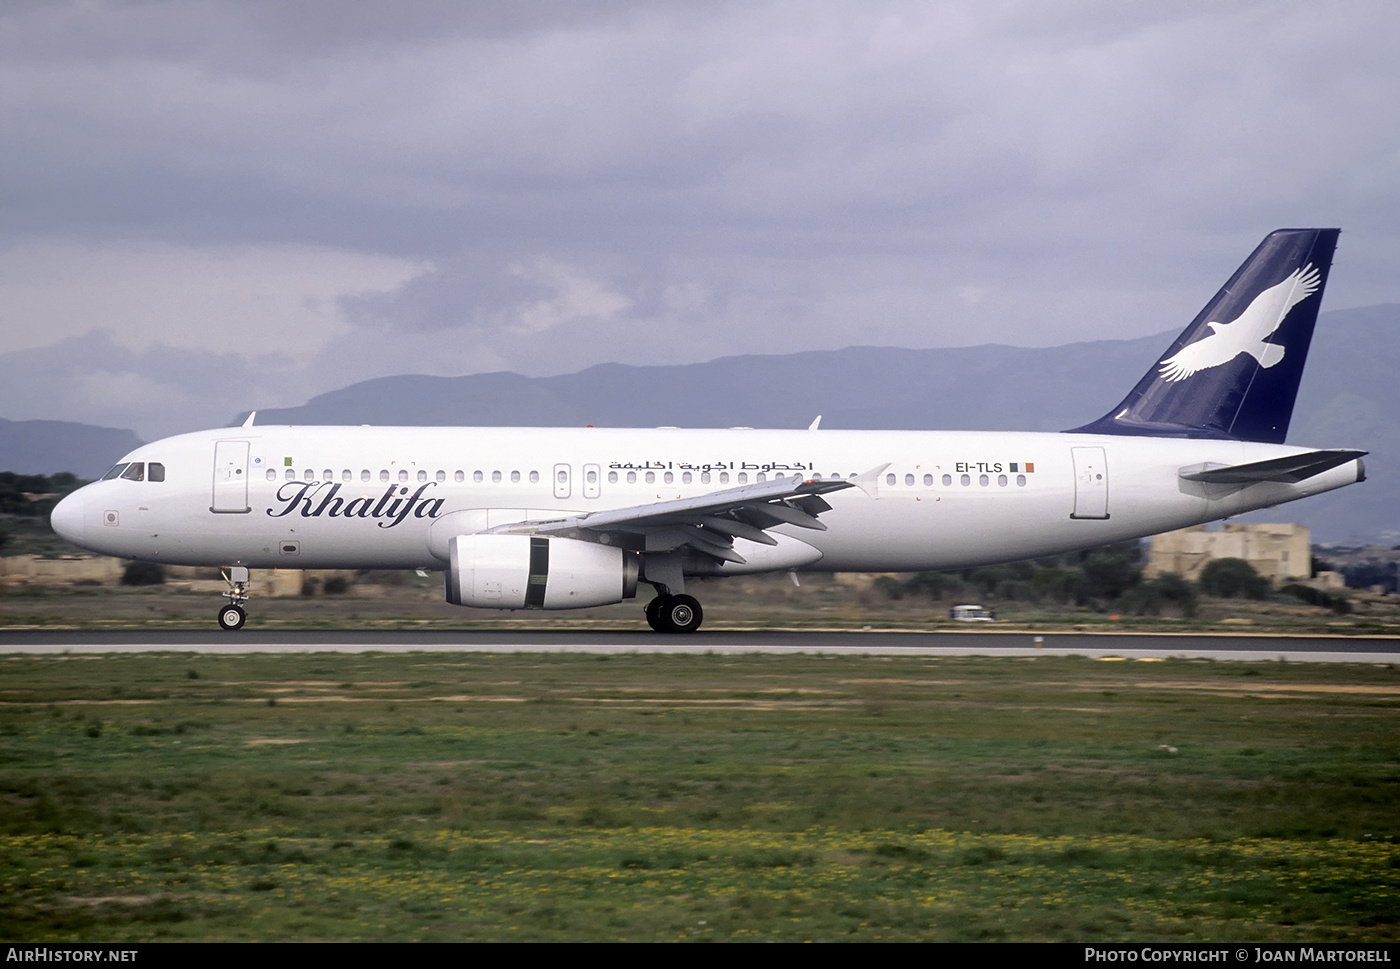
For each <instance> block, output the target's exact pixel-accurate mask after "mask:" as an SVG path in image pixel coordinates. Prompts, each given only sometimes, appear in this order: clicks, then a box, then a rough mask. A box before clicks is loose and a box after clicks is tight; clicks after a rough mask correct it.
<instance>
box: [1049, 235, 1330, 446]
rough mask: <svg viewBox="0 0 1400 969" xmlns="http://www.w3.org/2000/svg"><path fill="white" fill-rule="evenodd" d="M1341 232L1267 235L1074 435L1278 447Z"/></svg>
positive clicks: (1301, 372)
mask: <svg viewBox="0 0 1400 969" xmlns="http://www.w3.org/2000/svg"><path fill="white" fill-rule="evenodd" d="M1339 234H1340V230H1338V229H1279V230H1278V231H1277V232H1271V233H1269V235H1268V236H1267V237H1266V238H1265V239H1264V241H1263V242H1262V243H1260V244H1259V248H1258V249H1255V250H1254V253H1253V255H1251V256H1250V257H1249V258H1248V259H1246V260H1245V261H1244V265H1242V266H1240V268H1239V269H1238V270H1236V272H1235V274H1234V275H1233V276H1231V277H1230V281H1229V282H1228V283H1226V284H1225V286H1224V288H1223V289H1221V290H1220V292H1218V293H1216V294H1215V298H1214V299H1212V300H1211V301H1210V302H1209V303H1207V304H1206V306H1205V309H1203V310H1201V312H1200V315H1199V316H1197V317H1196V318H1195V319H1194V320H1193V321H1192V322H1191V325H1190V326H1188V327H1187V328H1186V329H1185V330H1184V331H1183V332H1182V334H1181V336H1179V337H1177V338H1176V342H1175V343H1173V344H1172V345H1171V347H1170V348H1168V350H1167V352H1166V353H1164V354H1163V355H1162V357H1161V359H1159V360H1158V361H1157V363H1155V364H1154V365H1153V366H1152V369H1151V370H1149V371H1148V372H1147V373H1146V375H1144V376H1143V378H1142V379H1141V380H1139V381H1138V384H1137V386H1136V387H1134V388H1133V390H1132V393H1130V394H1128V396H1127V397H1125V398H1124V399H1123V402H1122V403H1121V404H1119V405H1118V406H1117V407H1115V408H1114V409H1113V410H1112V411H1110V412H1109V413H1107V414H1105V415H1104V416H1103V417H1101V418H1099V419H1098V420H1097V421H1094V422H1093V423H1092V424H1086V425H1085V426H1083V427H1077V428H1074V431H1075V432H1077V433H1086V434H1133V435H1144V436H1154V437H1202V438H1224V439H1233V440H1242V441H1262V442H1265V443H1269V444H1282V443H1283V440H1284V438H1285V437H1286V436H1287V435H1288V422H1289V420H1290V419H1291V418H1292V416H1293V402H1294V401H1295V400H1296V399H1297V396H1298V383H1299V381H1300V380H1301V379H1302V377H1303V363H1304V361H1305V360H1306V359H1307V355H1308V346H1309V344H1310V343H1311V342H1312V334H1313V326H1314V324H1316V322H1317V310H1318V307H1319V306H1320V305H1321V304H1322V291H1323V288H1324V287H1325V286H1326V285H1327V273H1328V271H1329V270H1330V269H1331V266H1332V253H1333V252H1334V251H1335V250H1336V248H1337V236H1338V235H1339Z"/></svg>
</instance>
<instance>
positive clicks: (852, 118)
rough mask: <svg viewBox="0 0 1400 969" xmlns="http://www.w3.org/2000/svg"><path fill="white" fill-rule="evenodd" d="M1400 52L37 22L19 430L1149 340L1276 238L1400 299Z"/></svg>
mask: <svg viewBox="0 0 1400 969" xmlns="http://www.w3.org/2000/svg"><path fill="white" fill-rule="evenodd" d="M1398 37H1400V4H1395V3H1393V2H1389V0H1372V2H1359V0H1358V2H1335V0H1334V2H1327V3H1302V2H1286V3H1285V2H1234V3H1231V2H1223V0H1211V2H1199V3H1193V2H1181V0H1173V2H1171V3H1157V4H1133V3H1124V2H1121V0H1102V2H1099V0H1061V2H1049V0H1024V2H1022V0H1004V2H990V0H979V2H932V0H917V2H882V0H859V2H820V0H792V2H784V0H771V2H769V0H749V2H722V0H693V2H692V0H671V2H666V0H655V2H643V0H632V2H627V3H611V2H587V0H572V2H563V0H561V2H528V0H503V2H489V0H470V2H465V0H464V2H428V0H395V2H393V3H387V2H377V0H365V2H358V3H357V2H347V0H324V2H317V0H301V2H298V0H170V2H166V0H130V2H122V0H73V2H64V0H6V2H5V3H4V4H3V5H0V159H3V161H0V172H2V173H3V177H0V200H3V201H0V206H3V209H0V212H3V218H0V416H2V417H7V418H10V419H12V420H18V419H29V418H55V419H63V420H80V421H86V422H90V423H97V424H104V425H109V426H117V427H130V428H133V429H134V430H136V431H137V433H138V434H140V435H142V436H143V437H146V438H152V437H155V436H159V435H162V434H168V433H174V432H178V431H184V430H193V429H197V428H199V427H205V426H218V425H221V424H223V423H225V422H227V420H228V419H229V418H231V417H232V416H233V415H235V414H236V413H237V412H238V411H240V410H246V409H250V408H258V407H274V406H288V405H293V404H298V403H301V402H303V401H305V400H306V399H307V398H308V397H310V396H313V395H314V394H317V393H320V392H322V391H325V390H329V389H334V388H337V387H341V386H344V385H346V384H349V383H352V382H354V381H356V380H362V379H365V378H368V377H375V376H384V375H389V374H400V373H428V374H439V375H455V374H465V373H476V372H484V371H492V370H515V371H519V372H521V373H526V374H531V375H542V374H554V373H566V372H572V371H575V370H579V369H582V368H583V367H586V366H589V365H591V364H595V363H602V362H610V361H616V362H623V363H636V364H647V363H671V362H677V363H685V362H694V361H701V360H709V359H713V358H715V357H718V356H726V355H732V354H744V353H790V352H796V351H800V350H807V349H833V348H839V347H844V346H850V345H860V344H875V345H893V346H907V347H938V346H963V345H969V344H978V343H1010V344H1016V345H1020V346H1047V345H1056V344H1061V343H1067V342H1072V341H1079V340H1096V339H1115V338H1126V337H1136V336H1142V335H1145V334H1150V333H1156V332H1161V331H1163V330H1166V329H1171V328H1174V327H1179V326H1182V325H1184V324H1185V323H1186V322H1187V321H1188V320H1189V319H1190V318H1191V317H1192V316H1193V315H1194V314H1195V313H1196V311H1197V310H1198V309H1199V308H1200V306H1201V305H1202V304H1203V303H1204V302H1205V301H1206V299H1207V298H1209V297H1210V296H1211V295H1212V294H1213V293H1214V292H1215V290H1216V288H1218V286H1219V285H1220V284H1221V283H1222V282H1223V281H1224V280H1225V278H1226V277H1228V275H1229V274H1230V273H1231V272H1232V271H1233V270H1234V269H1235V267H1236V266H1237V265H1238V264H1239V263H1240V261H1241V260H1242V259H1243V258H1244V256H1245V255H1247V254H1248V252H1249V251H1250V250H1251V249H1252V248H1253V247H1254V245H1256V244H1257V243H1258V241H1259V240H1260V239H1261V238H1262V237H1263V236H1264V235H1265V234H1266V233H1267V232H1268V231H1270V230H1272V229H1274V228H1278V227H1281V226H1312V225H1339V226H1341V227H1342V228H1343V230H1344V234H1343V236H1342V242H1341V248H1340V249H1339V252H1338V256H1337V261H1336V264H1335V265H1336V269H1335V271H1334V273H1333V275H1332V279H1331V283H1330V286H1329V289H1328V293H1327V298H1326V302H1325V303H1324V309H1340V308H1346V307H1353V306H1364V305H1370V304H1374V303H1383V302H1397V301H1400V282H1398V281H1397V275H1396V266H1397V262H1400V184H1398V183H1400V114H1398V113H1397V111H1398V110H1400V109H1398V108H1397V101H1400V58H1397V57H1396V56H1395V44H1396V38H1398ZM1319 338H1325V337H1322V336H1320V337H1319ZM1137 376H1138V375H1136V374H1133V375H1130V376H1129V377H1128V378H1127V379H1125V382H1124V391H1125V392H1126V390H1127V389H1128V388H1129V387H1130V386H1131V384H1132V382H1133V381H1134V380H1136V378H1137ZM877 390H878V388H872V392H876V391H877ZM638 406H639V423H643V424H645V423H646V420H645V407H646V401H644V400H643V401H639V402H638ZM754 423H761V415H756V416H755V420H754Z"/></svg>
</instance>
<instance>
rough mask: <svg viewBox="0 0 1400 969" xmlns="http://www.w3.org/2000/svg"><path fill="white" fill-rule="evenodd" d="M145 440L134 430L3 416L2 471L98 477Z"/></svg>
mask: <svg viewBox="0 0 1400 969" xmlns="http://www.w3.org/2000/svg"><path fill="white" fill-rule="evenodd" d="M142 443H143V442H142V441H141V439H140V438H138V437H137V436H136V435H135V434H133V433H131V431H126V430H119V429H117V428H115V427H94V426H93V425H91V424H75V423H72V422H71V421H7V420H5V419H4V418H2V417H0V471H15V472H18V473H19V474H54V473H55V472H58V471H71V472H73V473H74V474H76V475H77V476H78V477H80V478H96V477H97V476H98V475H100V474H102V473H103V472H105V471H106V470H107V469H108V468H110V467H111V466H112V462H113V461H115V460H116V459H117V458H119V457H121V456H122V455H123V454H125V453H126V452H127V451H130V450H131V449H132V448H137V447H140V446H141V444H142Z"/></svg>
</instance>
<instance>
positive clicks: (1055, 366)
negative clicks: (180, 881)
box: [239, 304, 1400, 544]
mask: <svg viewBox="0 0 1400 969" xmlns="http://www.w3.org/2000/svg"><path fill="white" fill-rule="evenodd" d="M1174 335H1175V334H1174V333H1166V334H1161V335H1158V336H1153V337H1144V338H1141V339H1136V340H1103V341H1098V342H1093V343H1074V344H1069V345H1067V346H1060V347H1050V348H1045V349H1026V348H1022V347H1007V346H993V345H988V346H980V347H959V348H955V349H944V350H901V349H896V348H892V347H849V348H847V349H845V350H831V351H810V352H806V353H794V354H787V355H783V356H741V357H724V358H721V359H719V360H712V361H710V362H709V363H700V364H691V365H688V366H655V367H632V366H623V365H621V364H605V365H602V366H597V367H590V368H589V369H587V370H584V371H581V372H579V373H574V374H566V375H563V376H558V377H533V378H532V377H522V376H521V375H519V374H514V373H491V374H478V375H475V376H470V377H424V376H404V377H383V378H380V379H377V380H368V381H365V382H363V383H358V384H354V385H352V386H350V387H346V388H345V389H343V390H337V391H334V392H332V393H328V394H322V395H321V396H319V397H315V398H313V399H312V400H310V401H308V402H307V403H306V404H305V405H303V406H301V407H292V408H286V409H282V410H267V411H260V412H259V413H258V418H257V419H258V422H259V423H269V424H271V423H276V424H407V425H424V424H426V425H506V426H530V425H558V426H578V425H583V424H593V425H598V426H613V427H652V426H658V425H675V426H678V427H733V426H753V427H806V426H807V425H808V424H810V423H811V421H812V418H814V417H816V416H817V415H818V414H821V415H822V427H824V428H854V429H872V428H894V429H921V428H927V429H958V428H961V429H967V430H1026V431H1058V430H1065V429H1066V428H1071V427H1078V426H1080V425H1082V424H1086V423H1088V422H1089V421H1092V420H1094V419H1095V418H1097V417H1099V416H1101V415H1102V414H1104V413H1106V412H1107V411H1108V410H1109V408H1111V407H1113V406H1114V405H1115V404H1117V403H1118V402H1119V401H1120V400H1122V399H1123V397H1124V395H1125V394H1126V393H1127V392H1128V391H1129V390H1130V389H1131V388H1132V387H1133V385H1134V383H1135V382H1136V381H1137V379H1138V378H1139V377H1140V376H1142V374H1143V373H1145V372H1146V370H1147V368H1148V367H1150V366H1151V365H1152V363H1153V362H1154V361H1155V360H1156V359H1157V357H1158V356H1159V355H1160V354H1161V352H1162V351H1163V350H1165V349H1166V347H1167V345H1168V343H1169V342H1170V341H1171V338H1172V336H1174ZM1396 373H1400V305H1395V304H1388V305H1384V306H1372V307H1367V308H1364V309H1355V310H1339V311H1333V312H1329V313H1324V314H1322V316H1321V318H1320V320H1319V323H1318V331H1317V337H1316V339H1315V340H1314V341H1313V346H1312V351H1311V354H1310V358H1309V360H1308V366H1307V370H1306V372H1305V375H1304V377H1303V385H1302V388H1301V390H1300V392H1299V395H1298V406H1297V409H1296V410H1295V412H1294V420H1293V425H1292V428H1291V431H1290V433H1289V436H1288V440H1289V442H1290V443H1297V444H1302V445H1316V446H1318V447H1358V448H1363V449H1366V450H1369V451H1371V452H1372V455H1371V456H1370V457H1368V458H1367V459H1366V466H1367V469H1368V474H1369V476H1370V480H1368V481H1367V482H1365V483H1364V484H1362V485H1359V486H1356V487H1352V488H1347V489H1344V490H1342V491H1339V492H1333V493H1331V494H1327V495H1321V496H1319V497H1316V498H1312V499H1309V500H1307V501H1304V502H1300V503H1297V504H1293V505H1289V506H1288V507H1287V508H1284V509H1282V510H1280V511H1279V512H1256V513H1254V514H1253V515H1251V516H1249V519H1248V520H1252V521H1262V520H1270V521H1300V522H1302V523H1303V524H1305V525H1308V526H1309V527H1310V528H1311V529H1312V530H1313V534H1314V538H1315V539H1316V540H1318V541H1338V542H1340V541H1356V542H1361V541H1376V540H1382V541H1385V542H1386V543H1387V544H1394V543H1400V422H1397V420H1396V418H1397V415H1400V389H1398V388H1397V385H1396V381H1395V378H1394V375H1395V374H1396ZM243 416H246V415H243ZM241 419H242V417H240V418H239V420H240V421H241Z"/></svg>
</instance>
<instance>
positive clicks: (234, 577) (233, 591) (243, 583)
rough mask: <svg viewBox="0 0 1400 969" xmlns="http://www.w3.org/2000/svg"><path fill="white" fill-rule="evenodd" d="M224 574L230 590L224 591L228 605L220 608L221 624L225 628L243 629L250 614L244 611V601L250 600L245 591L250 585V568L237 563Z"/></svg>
mask: <svg viewBox="0 0 1400 969" xmlns="http://www.w3.org/2000/svg"><path fill="white" fill-rule="evenodd" d="M223 576H224V581H225V582H227V583H228V591H227V592H225V593H223V597H224V598H225V599H227V600H228V605H226V606H223V607H222V608H220V609H219V625H220V626H221V627H223V628H224V629H242V628H243V624H244V623H245V622H247V621H248V614H247V613H246V612H244V611H243V603H245V602H247V601H248V593H247V592H246V591H245V589H246V588H247V585H248V570H247V569H246V568H243V567H242V566H239V565H235V566H233V567H232V568H230V569H229V570H228V571H227V572H224V573H223Z"/></svg>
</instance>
